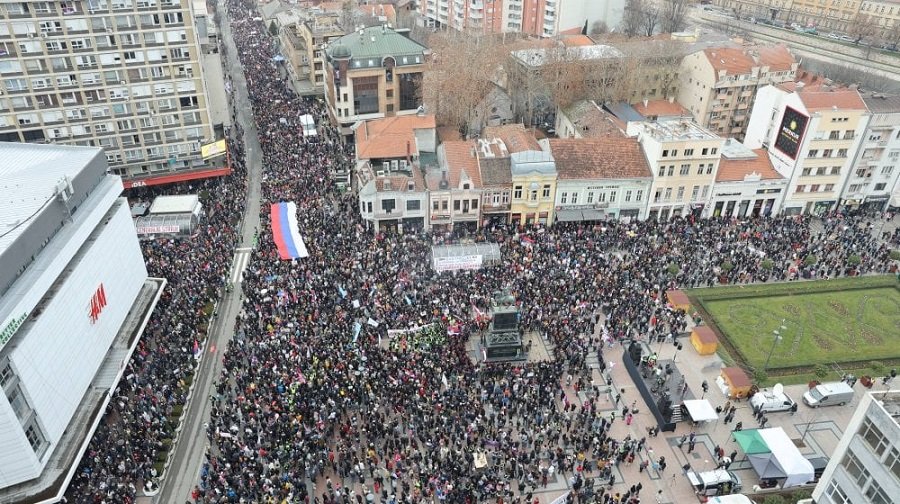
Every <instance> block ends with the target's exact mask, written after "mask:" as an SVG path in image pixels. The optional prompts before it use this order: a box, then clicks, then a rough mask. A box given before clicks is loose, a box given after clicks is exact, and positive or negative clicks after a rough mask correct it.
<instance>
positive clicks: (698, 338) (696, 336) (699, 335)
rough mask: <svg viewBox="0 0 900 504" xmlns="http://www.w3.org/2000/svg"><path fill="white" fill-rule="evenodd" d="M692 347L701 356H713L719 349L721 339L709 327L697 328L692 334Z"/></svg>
mask: <svg viewBox="0 0 900 504" xmlns="http://www.w3.org/2000/svg"><path fill="white" fill-rule="evenodd" d="M691 345H693V346H694V349H695V350H697V353H698V354H700V355H712V354H714V353H716V349H718V348H719V338H718V337H717V336H716V333H715V332H713V330H712V329H710V328H709V326H696V327H694V331H693V332H691Z"/></svg>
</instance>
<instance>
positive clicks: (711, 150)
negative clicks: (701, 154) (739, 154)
mask: <svg viewBox="0 0 900 504" xmlns="http://www.w3.org/2000/svg"><path fill="white" fill-rule="evenodd" d="M717 152H719V149H717V148H715V147H713V148H712V149H709V153H710V154H712V155H713V156H715V155H716V153H717Z"/></svg>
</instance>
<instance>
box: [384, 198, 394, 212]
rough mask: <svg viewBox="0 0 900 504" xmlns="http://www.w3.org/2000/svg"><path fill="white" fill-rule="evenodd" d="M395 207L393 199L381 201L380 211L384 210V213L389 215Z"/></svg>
mask: <svg viewBox="0 0 900 504" xmlns="http://www.w3.org/2000/svg"><path fill="white" fill-rule="evenodd" d="M396 207H397V202H396V201H395V200H394V199H385V200H381V209H382V210H384V213H391V212H393V211H394V208H396Z"/></svg>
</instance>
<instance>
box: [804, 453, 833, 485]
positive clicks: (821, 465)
mask: <svg viewBox="0 0 900 504" xmlns="http://www.w3.org/2000/svg"><path fill="white" fill-rule="evenodd" d="M806 460H808V461H809V463H810V464H812V466H813V479H812V480H810V481H808V482H807V483H816V482H818V481H819V478H821V477H822V474H823V473H824V472H825V467H826V466H828V459H827V458H826V457H816V456H811V457H806Z"/></svg>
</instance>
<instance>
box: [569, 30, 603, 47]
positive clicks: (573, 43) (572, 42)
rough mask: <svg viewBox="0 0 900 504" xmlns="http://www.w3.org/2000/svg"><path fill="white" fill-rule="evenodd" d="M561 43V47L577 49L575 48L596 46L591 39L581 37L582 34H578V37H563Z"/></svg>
mask: <svg viewBox="0 0 900 504" xmlns="http://www.w3.org/2000/svg"><path fill="white" fill-rule="evenodd" d="M562 43H563V45H564V46H566V47H577V46H592V45H596V42H594V41H593V40H592V39H591V37H588V36H587V35H582V34H580V33H579V34H578V35H570V36H567V37H563V39H562Z"/></svg>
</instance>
